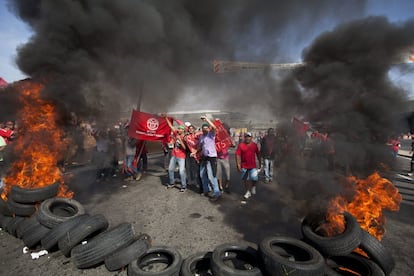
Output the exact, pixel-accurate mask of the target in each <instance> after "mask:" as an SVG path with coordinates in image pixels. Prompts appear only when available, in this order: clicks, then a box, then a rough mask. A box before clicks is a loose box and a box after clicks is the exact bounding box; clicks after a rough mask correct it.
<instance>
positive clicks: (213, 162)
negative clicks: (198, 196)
mask: <svg viewBox="0 0 414 276" xmlns="http://www.w3.org/2000/svg"><path fill="white" fill-rule="evenodd" d="M201 120H203V121H204V122H205V123H203V125H202V127H201V129H202V131H203V134H202V135H201V136H200V139H199V147H200V148H201V153H202V158H201V164H200V177H201V182H202V183H203V192H204V194H205V195H208V194H209V191H210V186H209V184H210V183H211V186H212V188H213V195H212V196H211V198H210V200H211V201H216V200H217V199H219V197H220V196H221V192H220V190H219V187H218V182H217V178H216V175H217V150H216V143H215V137H216V135H215V132H216V126H215V125H214V124H213V123H212V122H211V121H210V120H209V119H208V118H207V117H205V116H202V117H201Z"/></svg>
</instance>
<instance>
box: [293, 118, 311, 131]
mask: <svg viewBox="0 0 414 276" xmlns="http://www.w3.org/2000/svg"><path fill="white" fill-rule="evenodd" d="M292 125H293V127H294V128H295V129H296V131H297V132H298V133H299V134H300V135H303V134H305V132H306V131H308V129H309V125H308V124H306V123H304V122H302V121H301V120H299V119H297V118H295V117H293V118H292Z"/></svg>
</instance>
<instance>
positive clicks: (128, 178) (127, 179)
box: [124, 176, 133, 181]
mask: <svg viewBox="0 0 414 276" xmlns="http://www.w3.org/2000/svg"><path fill="white" fill-rule="evenodd" d="M132 180H133V178H132V176H128V177H127V178H124V181H132Z"/></svg>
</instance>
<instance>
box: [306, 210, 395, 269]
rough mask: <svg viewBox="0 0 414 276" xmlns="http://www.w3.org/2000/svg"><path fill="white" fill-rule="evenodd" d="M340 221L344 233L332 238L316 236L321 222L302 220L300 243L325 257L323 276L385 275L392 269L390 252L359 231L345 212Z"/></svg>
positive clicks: (313, 217)
mask: <svg viewBox="0 0 414 276" xmlns="http://www.w3.org/2000/svg"><path fill="white" fill-rule="evenodd" d="M344 218H345V222H346V223H345V226H346V228H345V230H344V231H343V233H341V234H339V235H336V236H332V237H326V236H324V235H322V234H319V233H318V231H317V228H318V225H320V223H321V222H322V220H321V219H320V218H318V217H317V216H316V217H315V216H308V217H306V218H305V219H304V220H303V221H302V226H301V230H302V234H303V240H304V241H305V242H306V243H308V244H309V245H311V246H313V247H314V248H316V249H317V250H318V251H319V252H320V253H321V254H322V256H323V257H324V258H325V275H354V274H355V275H378V276H381V275H389V274H390V273H391V271H392V270H393V269H394V266H395V262H394V259H393V257H392V255H391V253H390V251H389V250H388V249H387V248H385V247H384V246H383V244H382V243H381V242H380V241H379V240H377V239H376V238H375V237H374V236H372V235H371V234H369V233H368V232H367V231H365V230H363V229H361V227H360V225H359V223H358V222H357V220H356V219H355V218H354V217H353V216H352V215H351V214H350V213H346V212H345V213H344ZM350 271H351V272H352V273H354V274H350ZM347 273H348V274H347Z"/></svg>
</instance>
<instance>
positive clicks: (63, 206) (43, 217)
mask: <svg viewBox="0 0 414 276" xmlns="http://www.w3.org/2000/svg"><path fill="white" fill-rule="evenodd" d="M55 210H60V211H64V212H65V215H62V214H58V213H56V212H55ZM66 214H68V215H66ZM83 214H85V208H84V207H83V206H82V204H80V203H79V202H78V201H76V200H74V199H70V198H63V197H54V198H49V199H46V200H45V201H43V202H42V204H40V207H39V211H38V212H37V219H38V221H39V222H40V223H41V224H43V225H44V226H46V227H49V228H53V227H55V226H56V225H58V224H60V223H62V222H64V221H66V220H68V219H70V218H72V217H76V216H79V215H83Z"/></svg>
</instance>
